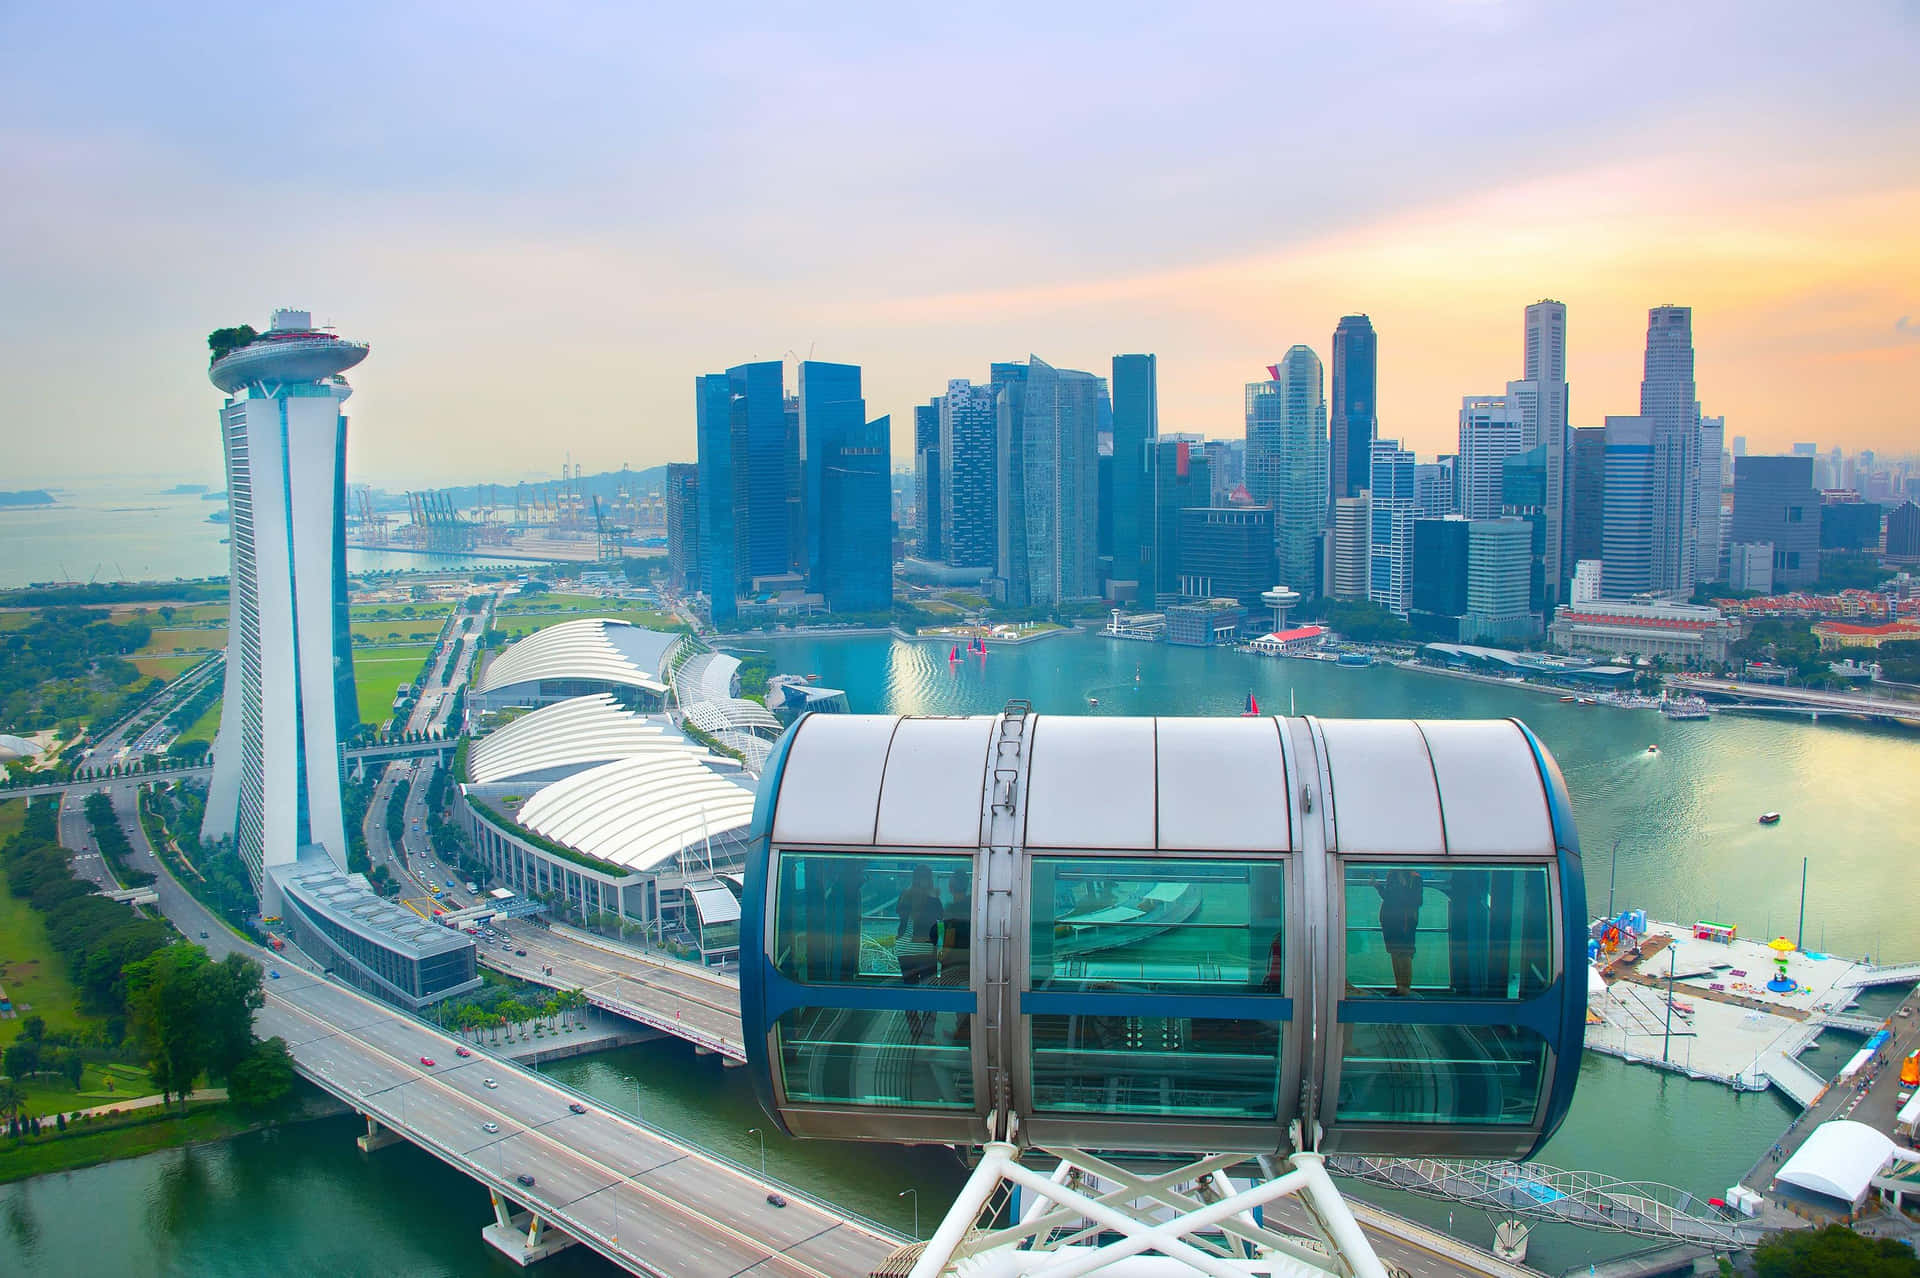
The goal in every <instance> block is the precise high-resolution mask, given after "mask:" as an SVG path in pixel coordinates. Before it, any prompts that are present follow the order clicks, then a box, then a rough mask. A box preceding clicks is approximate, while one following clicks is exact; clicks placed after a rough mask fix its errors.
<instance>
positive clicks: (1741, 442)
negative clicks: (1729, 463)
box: [1733, 435, 1747, 457]
mask: <svg viewBox="0 0 1920 1278" xmlns="http://www.w3.org/2000/svg"><path fill="white" fill-rule="evenodd" d="M1733 455H1734V456H1735V457H1745V456H1746V455H1747V437H1746V436H1745V435H1735V436H1734V437H1733Z"/></svg>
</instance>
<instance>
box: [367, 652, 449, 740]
mask: <svg viewBox="0 0 1920 1278" xmlns="http://www.w3.org/2000/svg"><path fill="white" fill-rule="evenodd" d="M432 655H433V645H432V644H415V645H412V646H407V647H393V648H356V649H354V653H353V682H354V687H355V688H356V689H357V690H358V692H359V694H360V721H361V722H362V723H385V722H386V721H387V720H388V719H390V718H392V717H393V694H394V693H396V692H398V691H399V690H400V689H401V688H404V687H406V686H407V685H408V684H410V683H412V682H413V681H414V680H415V679H418V678H419V677H420V674H421V672H422V671H423V670H425V669H426V664H427V659H428V658H429V657H431V656H432Z"/></svg>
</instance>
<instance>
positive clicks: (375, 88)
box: [0, 0, 1920, 488]
mask: <svg viewBox="0 0 1920 1278" xmlns="http://www.w3.org/2000/svg"><path fill="white" fill-rule="evenodd" d="M841 21H842V24H843V25H840V26H837V27H831V26H823V25H821V23H822V19H821V18H820V17H819V15H818V14H817V13H815V12H814V11H811V10H806V11H802V10H795V11H785V10H774V11H766V10H759V9H740V10H725V9H722V8H719V7H712V6H709V7H704V8H702V9H701V10H699V11H698V12H697V13H689V12H680V11H668V12H662V13H658V14H641V13H637V12H636V13H628V12H626V11H623V10H618V9H614V10H579V11H569V12H568V13H567V15H566V17H565V19H564V20H558V19H556V17H555V16H554V15H553V14H551V13H548V12H542V11H532V10H526V9H523V8H518V7H495V6H487V5H479V6H466V7H462V8H460V9H457V10H439V9H432V8H418V7H413V6H397V7H391V8H386V9H381V10H375V11H358V12H353V11H342V10H339V9H335V8H327V7H319V8H315V7H307V8H302V9H298V10H292V11H286V10H278V9H271V8H268V7H264V6H257V5H253V6H236V5H223V4H216V5H212V6H205V7H196V8H194V9H191V10H167V11H149V10H146V9H144V8H141V7H136V6H124V7H111V6H110V7H109V8H107V9H106V10H104V11H89V13H87V14H85V15H79V16H76V15H74V14H72V13H69V12H67V11H55V10H36V9H29V8H26V7H18V6H17V7H14V8H13V9H11V10H10V11H8V12H6V13H4V14H0V48H4V50H5V52H4V53H0V58H4V65H5V66H6V69H7V74H6V76H4V77H0V104H4V107H5V112H6V115H5V118H6V120H7V123H6V124H5V125H0V180H4V181H5V184H6V186H7V188H8V190H9V195H10V198H9V199H8V200H7V201H5V202H4V203H0V232H3V233H0V293H3V294H4V295H5V296H6V297H7V298H8V300H9V303H10V305H8V306H7V307H5V308H4V309H3V310H0V325H3V326H4V328H0V334H4V337H5V339H6V340H5V341H4V342H0V375H4V378H5V382H6V385H7V386H8V388H9V390H10V394H9V396H8V401H7V406H6V408H5V410H4V412H5V417H4V421H5V422H6V427H5V430H4V441H5V443H6V445H7V449H8V466H7V469H8V472H9V476H10V477H9V479H8V480H7V481H6V482H5V483H3V484H0V487H13V488H19V487H35V486H41V485H42V484H45V483H58V482H62V478H63V477H66V478H72V477H77V476H82V475H87V476H91V477H93V478H96V479H111V478H113V477H115V476H122V475H124V476H138V475H144V476H150V477H154V478H166V479H185V480H190V481H192V482H217V477H218V473H219V468H220V460H219V439H218V434H217V429H216V425H215V414H216V410H217V408H218V405H219V401H220V396H219V393H218V392H217V391H215V390H214V389H213V388H212V386H210V385H209V384H208V383H207V381H206V379H205V374H204V369H205V362H206V348H205V345H204V343H205V338H206V334H207V333H208V332H209V331H210V330H212V329H214V328H217V327H222V326H226V325H231V324H238V323H251V324H254V325H255V326H256V327H258V326H264V324H265V322H266V319H267V316H268V313H269V312H270V311H271V309H272V308H274V307H275V306H298V307H304V308H310V309H311V310H312V311H313V312H314V315H315V318H316V320H319V321H321V322H331V323H335V324H337V325H338V326H339V329H340V331H341V332H342V333H344V334H346V335H350V336H353V337H355V338H359V339H362V340H365V341H368V342H370V343H371V344H372V347H373V351H372V354H371V355H370V357H369V358H368V359H367V361H366V363H365V364H363V365H362V366H361V367H360V368H358V369H356V370H354V372H353V374H352V375H351V379H352V381H353V382H354V385H355V387H356V394H355V396H354V398H353V399H352V400H351V401H349V403H348V405H347V412H348V414H349V416H350V417H351V418H352V427H351V443H350V457H349V467H350V472H351V477H352V478H353V479H354V480H356V481H364V482H370V483H374V484H376V485H379V486H383V487H388V488H399V487H407V486H423V485H436V486H437V485H442V484H452V483H466V482H473V481H475V480H502V481H504V480H510V479H512V478H514V477H516V476H520V475H528V476H532V475H536V474H548V475H551V474H553V473H555V472H557V470H558V468H559V465H560V461H561V456H562V454H563V452H566V451H570V452H571V454H572V457H573V460H574V461H576V462H579V463H580V464H582V465H583V466H584V467H585V468H586V469H587V470H588V471H590V472H593V471H601V470H614V469H618V468H619V467H620V466H621V465H622V464H623V463H626V464H629V465H631V466H632V467H633V468H634V469H636V470H638V469H642V468H645V467H648V466H652V465H657V464H659V463H662V462H666V461H673V460H692V458H693V456H694V444H693V379H694V377H695V376H696V375H697V374H700V373H703V372H711V371H717V370H719V369H721V368H724V367H726V366H727V365H730V364H736V363H741V362H745V361H748V360H753V359H777V358H781V357H783V356H787V355H790V354H794V355H798V356H800V357H805V356H806V355H807V354H808V353H809V352H810V351H811V352H812V354H813V355H814V356H815V357H817V358H822V359H831V360H838V361H845V362H850V363H857V364H860V365H862V366H863V368H864V373H865V387H866V395H867V401H868V409H869V413H870V415H872V416H879V415H880V414H883V413H890V414H892V416H893V424H894V440H895V460H896V463H897V464H904V462H905V461H906V460H907V459H908V458H909V457H910V450H909V447H908V441H909V439H910V434H911V423H912V411H911V410H912V408H913V406H914V405H915V404H916V403H923V402H925V401H926V399H927V398H928V397H930V396H932V395H934V394H938V393H940V392H941V391H942V390H943V389H944V387H945V383H946V380H947V379H948V378H950V377H971V378H975V379H983V378H984V377H985V376H986V373H987V365H988V363H989V362H990V361H992V360H1001V359H1020V358H1025V357H1026V356H1027V355H1028V354H1029V353H1031V352H1037V353H1039V354H1040V355H1041V356H1042V357H1044V358H1046V359H1048V360H1049V361H1050V362H1053V363H1055V364H1056V365H1059V366H1063V367H1078V368H1085V369H1088V370H1089V371H1093V372H1096V373H1102V374H1104V373H1106V372H1107V371H1108V360H1109V359H1110V358H1111V356H1112V355H1114V354H1116V353H1122V352H1131V351H1152V352H1154V353H1155V354H1157V355H1158V356H1159V359H1160V392H1161V402H1160V419H1161V428H1162V430H1164V431H1199V432H1201V433H1204V434H1206V435H1209V436H1214V437H1221V436H1228V437H1231V436H1237V435H1239V434H1240V433H1241V429H1242V427H1241V403H1240V401H1241V395H1242V387H1243V386H1244V385H1245V383H1247V382H1249V381H1252V380H1256V379H1257V378H1260V377H1262V376H1264V374H1263V371H1262V369H1263V366H1264V365H1265V364H1267V363H1270V362H1272V361H1273V360H1275V359H1277V358H1278V357H1279V356H1280V355H1281V354H1282V353H1283V352H1284V351H1285V350H1286V349H1287V347H1288V346H1290V345H1293V344H1295V343H1305V344H1307V345H1309V346H1312V347H1313V348H1314V349H1315V351H1316V352H1318V353H1319V354H1320V356H1321V358H1322V359H1323V360H1325V359H1326V358H1327V357H1328V354H1329V350H1328V347H1329V339H1330V336H1331V334H1332V332H1333V328H1334V325H1335V323H1336V322H1337V321H1338V320H1339V318H1340V316H1341V315H1343V314H1346V313H1349V312H1366V313H1368V314H1370V315H1371V316H1372V318H1373V322H1374V325H1375V327H1376V329H1377V330H1378V332H1379V335H1380V405H1381V409H1380V433H1381V435H1382V436H1384V437H1387V438H1398V439H1400V440H1401V441H1402V442H1403V443H1404V444H1406V445H1407V446H1409V447H1411V448H1414V449H1415V450H1417V451H1418V452H1420V453H1421V454H1423V455H1425V454H1431V453H1434V452H1447V451H1452V448H1453V435H1454V431H1455V422H1456V413H1457V410H1458V407H1459V401H1460V398H1461V397H1462V396H1464V395H1470V394H1484V393H1488V392H1497V391H1500V390H1502V389H1503V388H1504V385H1505V383H1506V381H1508V380H1509V379H1512V378H1517V377H1518V376H1519V373H1520V368H1519V364H1520V341H1521V316H1522V310H1523V308H1524V307H1525V305H1526V304H1527V303H1529V302H1532V301H1535V300H1537V299H1539V298H1541V297H1556V298H1558V299H1560V300H1562V301H1564V302H1565V303H1567V306H1568V351H1569V355H1568V365H1569V372H1568V376H1569V380H1570V382H1571V386H1572V395H1571V406H1572V413H1571V419H1572V421H1573V423H1574V424H1576V425H1598V424H1600V423H1601V421H1602V420H1603V419H1604V417H1605V416H1606V415H1608V414H1621V413H1633V412H1636V411H1637V409H1638V384H1639V377H1640V355H1641V348H1642V342H1643V339H1644V334H1645V324H1646V311H1647V309H1648V308H1649V307H1650V306H1654V305H1659V304H1663V303H1678V304H1682V305H1690V306H1692V307H1693V308H1694V332H1695V342H1696V348H1697V353H1698V384H1699V397H1700V400H1701V403H1702V407H1703V409H1704V411H1705V412H1707V413H1709V414H1713V415H1723V416H1725V418H1726V422H1727V426H1726V430H1727V436H1728V438H1729V440H1731V438H1732V437H1733V436H1735V435H1744V436H1746V437H1747V439H1748V441H1749V444H1750V447H1751V449H1752V450H1753V451H1755V452H1765V451H1776V450H1779V451H1784V450H1785V449H1786V447H1787V446H1788V445H1789V444H1790V443H1792V442H1796V441H1800V440H1813V441H1815V442H1817V443H1819V444H1820V445H1821V447H1822V448H1823V449H1824V448H1827V447H1830V446H1832V445H1835V444H1839V445H1841V446H1843V447H1846V448H1848V449H1855V448H1863V447H1866V448H1875V449H1878V450H1881V451H1884V452H1893V453H1900V452H1907V451H1910V450H1913V449H1915V448H1916V447H1920V406H1917V405H1916V396H1915V394H1914V389H1915V387H1916V386H1920V243H1916V237H1915V236H1914V234H1913V227H1915V226H1916V225H1920V176H1916V173H1917V172H1920V170H1916V167H1915V165H1914V163H1913V161H1914V159H1915V158H1916V157H1920V118H1917V117H1916V113H1915V111H1914V110H1913V107H1912V97H1913V83H1914V74H1913V73H1914V68H1915V67H1916V66H1920V56H1916V55H1920V10H1916V9H1915V7H1914V6H1913V5H1911V4H1903V3H1898V2H1896V0H1883V2H1882V3H1863V4H1860V5H1855V6H1848V7H1845V8H1843V9H1840V10H1834V11H1824V12H1820V13H1818V14H1812V13H1809V11H1807V10H1806V9H1805V8H1804V7H1789V6H1786V5H1784V4H1767V5H1734V4H1713V5H1700V6H1685V7H1677V8H1676V7H1674V6H1656V5H1651V4H1640V5H1631V6H1617V7H1608V8H1605V9H1590V10H1561V9H1555V8H1548V7H1544V6H1530V5H1507V4H1499V3H1462V4H1445V5H1442V4H1429V3H1403V4H1395V3H1381V4H1366V5H1356V6H1342V7H1341V8H1340V9H1339V10H1338V11H1283V10H1274V9H1272V8H1270V7H1264V6H1257V7H1247V8H1243V9H1238V10H1233V11H1229V10H1226V9H1219V10H1212V9H1209V10H1206V11H1204V12H1201V13H1198V14H1187V15H1171V14H1168V13H1165V12H1162V11H1161V10H1159V9H1157V8H1153V7H1147V6H1115V5H1099V6H1093V5H1080V6H1065V7H1061V8H1058V9H1054V10H1050V11H1037V10H1033V9H1031V8H1013V7H1005V8H991V7H987V6H973V7H969V8H967V9H966V10H965V11H948V10H944V9H943V10H939V11H936V12H932V13H913V12H905V11H901V10H899V9H896V8H893V7H874V8H871V9H865V10H861V11H858V12H850V13H849V14H847V15H846V16H844V17H843V18H842V20H841ZM256 86H257V87H256ZM790 385H791V383H790Z"/></svg>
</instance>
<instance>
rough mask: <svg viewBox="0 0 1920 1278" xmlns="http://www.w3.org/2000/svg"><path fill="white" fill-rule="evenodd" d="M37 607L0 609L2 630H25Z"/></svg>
mask: <svg viewBox="0 0 1920 1278" xmlns="http://www.w3.org/2000/svg"><path fill="white" fill-rule="evenodd" d="M38 611H39V609H37V608H8V609H6V610H4V611H0V630H25V629H26V628H27V623H28V622H30V621H32V620H33V616H34V614H35V613H36V612H38Z"/></svg>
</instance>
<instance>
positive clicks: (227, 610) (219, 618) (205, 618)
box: [113, 603, 233, 626]
mask: <svg viewBox="0 0 1920 1278" xmlns="http://www.w3.org/2000/svg"><path fill="white" fill-rule="evenodd" d="M166 606H168V607H171V608H172V609H173V616H171V617H167V618H162V617H161V616H160V608H161V607H162V605H160V604H145V603H143V604H115V605H114V608H113V619H114V620H115V621H127V620H130V619H132V618H135V617H138V618H139V619H140V620H142V621H149V622H151V623H153V624H154V625H156V626H195V625H209V624H217V625H223V626H224V625H225V624H226V623H227V619H228V618H229V617H231V616H232V615H233V610H232V608H231V607H230V606H229V605H227V604H223V603H217V604H170V605H166Z"/></svg>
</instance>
